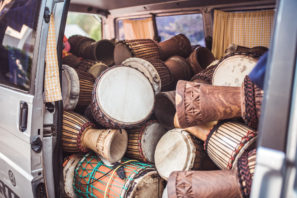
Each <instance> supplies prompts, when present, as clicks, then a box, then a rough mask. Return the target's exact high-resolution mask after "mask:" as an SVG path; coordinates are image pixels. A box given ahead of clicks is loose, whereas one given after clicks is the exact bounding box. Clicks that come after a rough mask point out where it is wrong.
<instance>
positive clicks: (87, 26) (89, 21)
mask: <svg viewBox="0 0 297 198" xmlns="http://www.w3.org/2000/svg"><path fill="white" fill-rule="evenodd" d="M72 35H81V36H86V37H89V38H92V39H94V40H96V41H98V40H101V38H102V26H101V18H100V17H99V15H96V14H83V13H78V12H68V15H67V21H66V27H65V36H66V37H67V38H69V37H70V36H72Z"/></svg>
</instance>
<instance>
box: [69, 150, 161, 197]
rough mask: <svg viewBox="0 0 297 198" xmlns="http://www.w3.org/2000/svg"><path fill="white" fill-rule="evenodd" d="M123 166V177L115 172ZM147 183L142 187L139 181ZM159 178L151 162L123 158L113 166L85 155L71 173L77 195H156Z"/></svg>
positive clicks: (92, 156)
mask: <svg viewBox="0 0 297 198" xmlns="http://www.w3.org/2000/svg"><path fill="white" fill-rule="evenodd" d="M120 167H122V168H123V169H124V172H125V176H126V177H125V178H122V176H121V175H118V174H117V173H116V170H118V169H119V168H120ZM144 181H146V182H148V185H146V186H145V187H146V188H143V187H142V186H141V185H143V182H144ZM160 183H161V179H160V177H158V174H157V172H156V171H155V169H154V168H153V166H152V165H149V164H144V163H141V162H138V161H137V160H130V159H127V158H124V159H123V160H122V162H121V163H120V164H119V165H118V166H117V168H114V169H113V168H112V167H110V166H106V165H104V164H103V162H102V160H100V159H99V158H98V157H96V156H94V155H90V154H86V155H85V156H84V157H83V158H82V159H81V160H80V162H79V163H78V165H77V168H76V169H75V172H74V182H73V186H74V190H75V193H76V195H77V196H78V197H135V196H136V194H137V193H146V194H147V193H152V194H153V195H154V196H155V195H156V194H158V188H159V185H160Z"/></svg>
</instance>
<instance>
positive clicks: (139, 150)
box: [126, 120, 167, 163]
mask: <svg viewBox="0 0 297 198" xmlns="http://www.w3.org/2000/svg"><path fill="white" fill-rule="evenodd" d="M127 132H128V148H127V152H126V156H127V157H130V158H133V159H137V160H140V161H143V162H149V163H154V154H155V149H156V146H157V143H158V141H159V140H160V138H161V137H162V135H164V133H166V132H167V131H166V130H165V129H164V127H163V126H161V125H160V124H159V123H158V122H157V121H155V120H151V121H148V122H146V123H145V124H143V125H142V126H140V127H137V128H134V129H129V130H127Z"/></svg>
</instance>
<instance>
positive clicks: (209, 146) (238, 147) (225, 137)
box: [205, 122, 257, 169]
mask: <svg viewBox="0 0 297 198" xmlns="http://www.w3.org/2000/svg"><path fill="white" fill-rule="evenodd" d="M256 136H257V133H256V132H255V131H253V130H252V129H250V128H248V127H246V126H245V125H244V124H241V123H239V122H221V123H219V124H218V125H216V126H215V127H214V128H213V129H212V130H211V132H210V133H209V135H208V137H207V139H206V142H205V146H206V151H207V154H208V156H209V157H210V158H211V159H212V161H213V162H214V163H215V164H216V165H217V166H218V167H220V168H221V169H233V168H235V167H236V164H237V161H238V159H239V158H240V156H241V155H242V153H243V152H244V151H245V150H246V149H248V148H249V147H250V146H251V145H252V144H253V143H255V141H256Z"/></svg>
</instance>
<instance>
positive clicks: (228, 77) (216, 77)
mask: <svg viewBox="0 0 297 198" xmlns="http://www.w3.org/2000/svg"><path fill="white" fill-rule="evenodd" d="M243 60H244V61H247V64H246V65H243ZM234 64H236V67H235V66H234ZM256 64H257V59H256V58H254V57H253V56H251V54H248V53H233V54H230V55H228V56H225V57H223V58H222V59H221V60H220V61H219V63H218V64H217V67H216V69H215V70H214V72H213V75H212V84H213V85H218V86H237V87H240V86H241V84H242V82H243V80H244V77H245V76H246V75H248V74H249V73H250V72H251V71H252V69H253V68H254V67H255V65H256ZM235 69H236V70H237V73H236V74H233V73H234V72H233V71H235Z"/></svg>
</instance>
